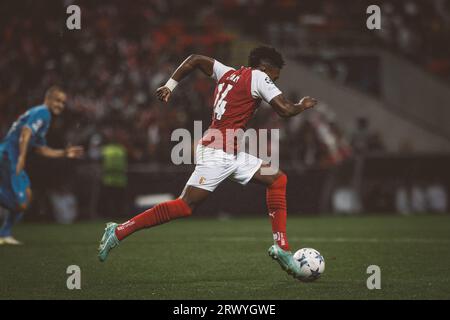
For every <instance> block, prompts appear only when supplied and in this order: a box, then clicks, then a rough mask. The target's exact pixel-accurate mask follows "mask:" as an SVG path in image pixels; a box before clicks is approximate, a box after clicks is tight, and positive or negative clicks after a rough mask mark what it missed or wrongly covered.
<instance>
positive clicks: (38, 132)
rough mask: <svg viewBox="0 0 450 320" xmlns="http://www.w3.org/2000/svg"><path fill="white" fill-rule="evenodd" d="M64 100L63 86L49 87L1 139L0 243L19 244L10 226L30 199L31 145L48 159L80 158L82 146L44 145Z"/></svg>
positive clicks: (61, 109) (20, 215) (62, 108)
mask: <svg viewBox="0 0 450 320" xmlns="http://www.w3.org/2000/svg"><path fill="white" fill-rule="evenodd" d="M66 100H67V95H66V93H65V92H64V90H63V89H61V88H60V87H57V86H53V87H50V88H49V89H48V90H47V91H46V93H45V99H44V103H43V104H42V105H39V106H36V107H33V108H31V109H29V110H28V111H27V112H25V113H24V114H22V115H21V116H20V117H19V118H18V119H17V121H16V122H14V123H13V125H12V126H11V128H10V129H9V131H8V133H7V135H6V136H5V137H4V138H3V140H2V141H1V142H0V206H1V207H3V208H4V209H6V211H7V213H6V217H5V219H4V222H3V226H2V227H1V229H0V245H5V244H11V245H18V244H21V242H19V241H17V240H16V239H15V238H14V237H13V236H12V227H13V226H14V225H15V224H16V223H17V222H18V221H20V219H21V218H22V216H23V213H24V212H25V210H26V209H27V208H28V207H29V205H30V203H31V199H32V193H31V188H30V179H29V178H28V175H27V173H26V172H25V170H24V169H25V164H26V158H27V152H28V149H29V148H30V147H33V148H34V149H35V150H36V152H37V153H38V154H40V155H42V156H44V157H49V158H80V157H82V155H83V148H82V147H79V146H76V147H67V148H65V149H52V148H50V147H48V146H47V142H46V138H45V136H46V134H47V131H48V129H49V127H50V123H51V119H52V115H54V116H58V115H60V114H61V113H62V112H63V110H64V108H65V104H66Z"/></svg>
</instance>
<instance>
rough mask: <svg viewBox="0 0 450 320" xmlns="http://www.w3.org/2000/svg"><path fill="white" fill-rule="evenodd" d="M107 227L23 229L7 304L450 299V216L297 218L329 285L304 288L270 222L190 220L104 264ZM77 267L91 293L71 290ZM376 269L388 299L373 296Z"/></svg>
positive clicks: (292, 231) (2, 252)
mask: <svg viewBox="0 0 450 320" xmlns="http://www.w3.org/2000/svg"><path fill="white" fill-rule="evenodd" d="M103 227H104V226H103V223H77V224H74V225H68V226H61V225H46V224H22V225H19V226H18V227H17V228H16V236H17V238H19V239H20V240H23V241H24V242H25V245H23V246H20V247H13V246H0V299H183V300H184V299H450V217H449V216H415V217H398V216H397V217H394V216H362V217H298V216H295V215H291V216H290V217H289V218H288V236H289V239H290V244H291V247H292V248H293V249H294V250H295V249H298V248H301V247H312V248H315V249H317V250H319V251H320V252H321V253H322V254H323V256H324V257H325V261H326V269H325V273H324V274H323V276H322V277H321V278H320V279H319V280H318V281H316V282H313V283H301V282H299V281H297V280H294V279H293V278H291V277H289V276H288V275H287V274H285V273H284V272H283V271H282V270H281V268H280V267H279V266H278V264H277V263H276V262H274V261H272V260H271V259H270V258H269V257H268V255H267V249H268V248H269V246H270V245H271V243H272V240H271V237H272V236H271V229H270V223H269V219H268V218H266V217H264V218H242V219H238V218H236V219H230V220H223V221H222V220H217V219H199V218H195V217H193V218H190V219H185V220H179V221H174V222H171V223H169V224H166V225H163V226H159V227H156V228H153V229H149V230H144V231H141V232H139V233H137V234H135V235H134V236H131V237H130V238H128V239H126V240H125V241H124V242H123V243H122V244H121V245H120V247H119V248H118V249H114V250H113V251H112V252H111V255H110V256H109V259H108V260H107V261H106V262H105V263H100V262H99V261H98V260H97V256H96V253H97V252H96V250H97V245H98V240H99V238H100V237H101V235H102V232H103ZM69 265H78V266H79V267H80V268H81V290H68V289H67V287H66V280H67V277H68V276H69V275H67V274H66V269H67V267H68V266H69ZM369 265H378V266H379V267H380V268H381V289H380V290H368V289H367V287H366V280H367V278H368V277H369V276H370V275H369V274H367V273H366V270H367V267H368V266H369Z"/></svg>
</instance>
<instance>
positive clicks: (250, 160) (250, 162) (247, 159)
mask: <svg viewBox="0 0 450 320" xmlns="http://www.w3.org/2000/svg"><path fill="white" fill-rule="evenodd" d="M262 165H263V161H262V160H261V159H259V158H257V157H255V156H253V155H251V154H248V153H244V152H241V153H239V154H238V156H237V160H236V164H235V171H234V172H233V174H232V175H231V176H230V179H231V180H232V181H234V182H237V183H239V184H242V185H246V184H247V183H248V182H249V181H251V180H252V179H253V177H254V175H255V174H256V172H258V171H260V169H261V166H262Z"/></svg>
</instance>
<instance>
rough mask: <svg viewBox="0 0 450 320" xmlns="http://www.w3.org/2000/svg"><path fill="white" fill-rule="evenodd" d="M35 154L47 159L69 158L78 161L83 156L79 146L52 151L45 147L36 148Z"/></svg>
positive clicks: (81, 148) (82, 150)
mask: <svg viewBox="0 0 450 320" xmlns="http://www.w3.org/2000/svg"><path fill="white" fill-rule="evenodd" d="M36 151H37V153H39V154H40V155H42V156H44V157H47V158H71V159H79V158H81V157H82V156H83V155H84V149H83V147H80V146H75V147H67V148H65V149H52V148H50V147H47V146H42V147H37V148H36Z"/></svg>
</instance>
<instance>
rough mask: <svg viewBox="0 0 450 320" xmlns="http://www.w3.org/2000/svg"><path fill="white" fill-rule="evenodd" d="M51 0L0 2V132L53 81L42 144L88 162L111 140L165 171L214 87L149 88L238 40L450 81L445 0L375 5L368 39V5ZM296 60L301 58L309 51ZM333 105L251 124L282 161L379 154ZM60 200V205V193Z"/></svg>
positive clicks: (373, 140)
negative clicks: (330, 52)
mask: <svg viewBox="0 0 450 320" xmlns="http://www.w3.org/2000/svg"><path fill="white" fill-rule="evenodd" d="M49 2H51V3H52V5H50V4H49ZM49 2H47V1H45V2H44V1H42V2H41V1H31V0H27V1H20V2H10V1H5V2H2V3H0V12H1V13H0V43H1V45H0V70H1V72H0V135H1V136H4V135H5V134H6V132H7V130H8V129H9V127H10V125H11V124H12V122H13V121H14V120H15V119H16V118H17V116H18V115H20V114H21V113H23V112H24V111H25V110H26V109H28V108H29V107H31V106H33V105H37V104H40V103H41V102H42V100H43V95H44V92H45V90H46V89H47V88H48V87H49V86H50V85H53V84H60V85H62V86H63V87H64V88H66V90H67V92H68V93H69V103H68V106H67V110H66V112H65V113H64V115H63V116H61V117H60V118H58V119H54V121H53V127H52V128H51V131H50V136H49V139H48V141H49V144H50V145H52V146H55V147H61V146H64V145H66V144H68V143H70V144H82V145H84V146H85V147H86V149H87V158H88V159H89V160H94V161H101V159H102V157H103V155H104V154H105V152H106V151H105V148H107V147H111V145H114V144H116V145H120V146H122V147H124V149H123V150H122V151H123V153H122V155H123V154H125V155H126V157H127V160H128V161H129V163H131V164H133V163H146V164H149V163H150V164H151V163H153V164H163V165H165V164H170V150H171V148H172V146H173V145H174V144H175V143H174V142H171V141H170V135H171V133H172V132H173V130H174V129H177V128H187V129H190V130H192V129H193V123H194V120H200V121H202V122H203V129H204V130H206V128H207V127H208V125H209V123H210V118H211V112H212V110H211V108H212V101H211V99H212V93H213V88H214V82H213V81H211V80H210V79H207V78H206V77H204V76H203V75H201V74H195V75H193V76H191V77H190V78H189V79H188V80H186V81H183V82H182V83H181V84H180V85H179V87H178V88H177V90H176V93H175V94H174V95H173V97H172V100H171V102H170V103H169V104H163V103H160V102H158V101H157V100H156V98H155V96H154V91H155V90H156V89H157V88H158V87H159V86H160V85H162V84H164V83H165V81H166V80H167V79H168V78H169V77H170V75H171V73H172V72H173V71H174V69H175V68H176V66H177V65H178V64H179V63H180V62H181V61H182V60H183V59H184V58H186V57H187V55H188V54H189V53H201V54H204V55H208V56H212V57H215V58H217V59H218V60H221V61H222V62H224V63H228V62H229V61H230V58H231V56H232V50H233V41H235V39H236V37H237V36H239V37H244V38H245V37H247V36H248V37H253V38H256V39H259V40H261V41H262V42H263V43H270V44H271V45H273V46H275V47H279V48H283V50H289V49H290V48H303V49H314V48H319V47H323V46H325V47H326V46H328V45H333V46H337V47H339V46H343V47H345V46H347V45H349V44H353V43H355V41H356V42H358V44H359V45H364V44H367V45H373V44H377V45H380V44H381V45H382V46H385V47H386V48H388V49H389V50H392V51H395V52H397V53H399V54H401V55H404V56H406V57H408V59H411V61H414V62H415V63H417V64H418V65H420V66H422V67H424V68H426V69H427V70H429V71H430V72H433V73H435V74H437V75H439V76H441V77H443V78H447V79H449V76H450V52H449V47H450V46H449V45H448V43H447V42H448V39H450V37H449V23H450V22H449V18H450V17H449V15H448V12H449V1H446V0H432V1H426V3H425V1H418V0H405V1H383V4H382V12H383V19H382V26H383V32H381V33H377V34H375V35H374V34H368V33H365V32H364V28H365V24H366V18H367V16H366V15H362V14H361V12H365V8H366V7H367V5H369V4H371V3H369V2H370V1H365V0H364V1H350V0H339V1H332V0H303V1H296V0H280V1H264V0H199V1H195V5H193V4H192V2H189V1H176V0H146V1H143V0H142V1H133V2H132V5H131V3H130V2H127V1H123V0H108V1H104V2H101V3H100V2H94V1H87V0H80V1H76V3H75V2H73V1H53V2H52V1H49ZM70 4H77V5H79V6H80V7H81V8H82V30H81V31H70V30H67V28H66V27H65V21H66V19H67V14H66V11H65V8H66V7H67V6H68V5H70ZM7 12H15V14H6V13H7ZM419 13H420V14H419ZM236 30H237V31H238V32H239V33H237V32H236ZM443 39H445V41H443ZM369 58H370V57H369ZM300 59H301V60H302V61H303V62H307V63H308V62H310V61H309V60H308V59H310V57H309V58H308V56H307V55H306V56H305V55H304V56H302V57H300ZM315 59H317V57H315ZM318 59H322V61H318V62H317V61H312V62H313V64H314V63H316V62H317V65H316V66H315V67H316V68H318V69H324V68H323V66H324V65H325V66H326V68H325V69H327V68H328V69H327V70H326V72H328V73H330V74H331V75H332V76H334V77H340V76H342V75H346V74H347V73H348V68H350V64H348V63H347V62H349V63H350V62H353V63H352V64H351V66H353V67H355V66H356V69H357V70H359V71H361V70H362V72H360V73H361V74H363V75H365V76H366V78H358V77H356V79H357V80H356V82H357V85H360V86H361V87H362V88H363V89H364V88H366V89H367V90H368V91H372V92H376V84H374V83H372V82H368V81H369V80H370V81H373V79H367V72H366V71H367V70H366V69H364V68H363V67H361V68H359V67H358V64H357V63H355V60H354V59H348V61H345V59H335V60H333V57H331V58H330V57H321V56H320V55H319V56H318ZM324 61H326V63H325V64H324V63H323V62H324ZM360 65H362V66H364V65H365V61H364V60H362V61H361V63H360ZM371 65H372V66H373V65H374V64H371ZM235 67H239V66H235ZM345 68H347V69H345ZM370 74H372V75H373V73H370ZM375 79H376V77H375ZM285 94H287V95H288V96H289V97H290V98H291V99H292V100H298V99H299V98H300V97H298V96H296V94H295V93H291V92H285ZM331 110H332V106H326V105H320V106H319V107H318V108H316V110H314V111H312V112H310V113H309V114H308V115H307V116H305V117H301V118H294V119H288V120H285V119H280V118H278V117H277V115H276V114H275V113H274V112H272V111H271V110H270V108H268V107H267V106H263V107H261V108H260V110H259V111H258V112H257V114H256V117H255V119H254V120H253V121H252V122H251V127H255V128H268V129H270V128H280V130H281V132H280V137H281V141H280V143H281V145H280V150H281V160H282V161H283V163H284V166H289V165H291V166H293V167H297V168H303V169H304V168H330V167H333V166H335V165H337V164H340V163H342V162H345V160H347V159H350V158H353V157H354V156H357V155H365V154H371V153H377V152H381V151H383V150H384V146H383V141H382V139H381V138H380V135H379V134H378V133H377V132H373V131H372V130H371V128H370V120H369V119H366V118H360V119H358V120H357V122H356V123H355V124H354V126H353V127H354V130H353V131H352V132H343V131H342V130H341V128H339V126H337V125H336V122H335V119H336V117H339V114H335V113H334V112H332V111H331ZM111 148H112V149H114V148H113V147H111ZM113 151H114V150H113ZM122 162H123V161H122ZM113 166H114V164H113ZM122 169H123V168H122ZM122 184H123V183H119V184H118V186H117V185H116V186H115V185H113V189H114V188H115V187H119V188H122V187H123V185H122ZM125 184H126V183H125ZM112 192H113V193H112V194H114V190H113V191H112ZM59 193H60V198H61V199H64V196H67V189H66V188H61V189H59V190H58V191H57V194H59ZM116 194H117V193H116ZM113 197H114V196H113ZM72 198H73V197H72ZM72 198H70V197H69V198H68V199H66V200H67V203H66V204H64V202H61V203H60V206H61V208H62V207H65V208H68V207H70V206H71V205H70V203H73V199H72ZM71 199H72V200H71ZM400 202H401V201H400ZM405 210H406V209H405ZM56 211H63V210H62V209H61V210H56Z"/></svg>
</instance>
